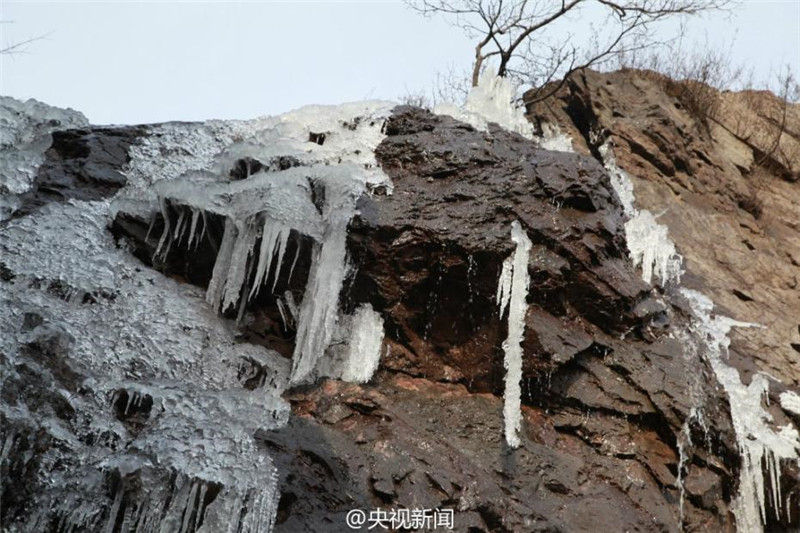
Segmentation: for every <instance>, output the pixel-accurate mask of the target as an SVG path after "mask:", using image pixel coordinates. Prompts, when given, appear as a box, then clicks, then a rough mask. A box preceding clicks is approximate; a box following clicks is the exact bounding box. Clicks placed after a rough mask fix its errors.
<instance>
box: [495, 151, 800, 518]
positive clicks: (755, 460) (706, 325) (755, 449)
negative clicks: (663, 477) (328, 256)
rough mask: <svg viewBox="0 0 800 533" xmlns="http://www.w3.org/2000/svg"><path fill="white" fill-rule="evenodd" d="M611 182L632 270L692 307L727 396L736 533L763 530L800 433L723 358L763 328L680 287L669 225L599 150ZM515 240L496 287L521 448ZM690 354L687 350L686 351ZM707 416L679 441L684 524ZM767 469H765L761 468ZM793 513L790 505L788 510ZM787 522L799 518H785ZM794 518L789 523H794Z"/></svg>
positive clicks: (785, 397) (696, 414) (509, 419)
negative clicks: (686, 479)
mask: <svg viewBox="0 0 800 533" xmlns="http://www.w3.org/2000/svg"><path fill="white" fill-rule="evenodd" d="M601 154H602V155H603V156H604V159H605V165H606V169H607V170H608V172H609V176H610V179H611V184H612V186H613V188H614V189H615V192H616V193H617V195H618V197H619V198H620V200H621V203H622V205H623V209H624V211H625V214H626V215H627V217H628V222H627V223H626V226H625V230H626V239H627V245H628V249H629V253H630V256H631V260H632V262H633V263H634V266H637V267H640V268H641V270H642V279H643V280H644V281H645V282H647V283H650V282H651V281H653V280H654V279H655V278H657V279H658V281H659V282H660V284H661V285H662V286H668V285H669V287H670V290H674V292H675V294H676V295H677V294H679V295H680V296H682V297H684V298H686V299H687V300H688V301H689V303H690V306H691V309H692V313H693V315H694V321H693V322H692V324H691V326H690V330H691V331H690V332H688V333H690V335H687V338H688V339H690V340H689V342H693V343H696V344H697V346H696V347H695V346H693V347H692V349H694V350H696V351H697V352H698V353H700V354H701V355H702V356H703V357H704V358H705V359H706V360H707V361H708V362H709V364H710V366H711V368H712V369H713V371H714V374H715V376H716V378H717V380H718V381H719V383H720V384H721V385H722V386H723V388H724V389H725V392H726V393H727V395H728V398H729V403H730V407H731V419H732V420H733V425H734V430H735V433H736V439H737V443H738V446H739V451H740V453H741V457H742V465H741V468H740V470H739V494H738V496H737V498H736V499H735V501H734V503H733V510H734V514H735V515H736V520H737V527H738V529H739V531H747V532H758V531H762V530H763V527H764V524H765V523H766V522H767V512H768V509H767V502H768V500H767V495H766V486H765V477H766V478H767V479H768V480H769V485H768V486H769V490H770V493H771V498H770V499H771V501H772V513H773V514H774V515H775V516H776V517H779V516H780V515H781V513H782V510H783V509H784V505H783V498H782V496H781V488H780V476H781V462H782V461H785V460H792V461H797V460H798V451H800V434H799V433H798V431H797V429H795V428H793V427H790V426H788V425H787V426H783V427H780V428H777V429H775V428H774V423H773V419H772V416H771V415H770V414H769V413H768V412H767V411H766V410H765V409H764V408H763V407H762V401H765V399H766V401H768V399H767V395H768V391H769V384H768V381H767V377H765V376H764V375H763V374H755V375H754V377H753V379H752V381H751V383H750V384H749V385H745V384H744V383H742V381H741V378H740V376H739V372H738V370H737V369H736V368H734V367H731V366H728V365H727V364H726V363H725V361H724V359H723V358H724V356H725V355H726V354H727V350H728V345H729V343H730V341H729V338H728V335H729V332H730V329H731V328H733V327H758V325H756V324H750V323H744V322H739V321H736V320H733V319H730V318H728V317H724V316H720V315H715V314H714V313H713V303H712V302H711V301H710V300H709V299H708V298H707V297H705V296H704V295H702V294H700V293H698V292H695V291H690V290H688V289H684V288H681V287H680V286H679V283H680V276H681V270H682V258H681V256H680V255H679V254H678V253H677V251H676V249H675V245H674V243H673V242H672V241H671V240H670V239H669V235H668V230H667V228H666V226H663V225H661V224H658V223H657V222H656V219H655V217H654V216H653V215H652V214H651V213H650V212H649V211H646V210H639V209H636V208H635V207H634V194H633V184H632V182H631V180H630V177H629V176H628V175H627V174H626V173H625V172H624V171H623V170H622V169H620V168H619V167H618V166H617V165H616V163H615V161H614V157H613V153H612V152H611V149H610V148H609V147H608V146H607V145H604V146H603V147H602V149H601ZM511 238H512V241H513V242H514V244H515V246H516V249H515V251H514V252H513V253H512V255H511V256H509V257H508V258H507V259H506V260H505V262H504V263H503V267H502V271H501V274H500V278H499V280H498V288H497V303H498V306H499V309H500V315H501V316H503V315H504V314H505V313H506V312H508V317H507V320H508V337H507V339H506V340H505V342H504V343H503V350H504V353H505V358H504V366H505V369H506V376H505V393H504V406H503V414H504V420H505V422H504V425H505V439H506V442H507V444H508V445H509V446H510V447H512V448H516V447H518V446H519V445H520V439H519V431H520V427H521V418H522V415H521V399H520V380H521V378H522V355H523V354H522V347H521V342H522V339H523V335H524V327H525V314H526V312H527V304H526V298H527V294H528V284H529V279H528V256H529V252H530V248H531V242H530V240H529V239H528V237H527V235H526V234H525V232H524V230H522V228H521V227H520V225H519V222H517V221H515V222H513V223H512V227H511ZM687 349H688V348H687ZM780 400H781V405H782V407H784V409H786V410H788V411H790V412H794V413H800V396H798V395H796V394H794V393H792V392H785V393H783V394H782V395H781V398H780ZM701 417H702V407H701V406H700V407H695V408H693V409H692V410H691V415H690V417H689V418H690V419H688V420H687V421H686V423H685V426H684V428H683V431H682V435H683V438H682V439H679V448H680V453H681V462H680V465H679V469H680V471H679V472H678V483H679V485H681V486H680V487H679V488H680V492H681V502H680V507H681V521H682V520H683V498H684V490H683V487H682V476H683V471H682V470H683V469H684V468H685V466H686V463H687V461H688V456H687V450H686V449H685V448H686V446H691V445H692V443H691V437H690V432H689V426H688V424H689V423H690V422H691V420H692V419H700V418H701ZM764 468H765V469H766V470H764ZM785 508H786V512H787V513H788V512H789V511H788V505H787V506H786V507H785ZM788 518H789V519H791V518H794V519H797V518H798V517H788ZM790 521H791V520H790Z"/></svg>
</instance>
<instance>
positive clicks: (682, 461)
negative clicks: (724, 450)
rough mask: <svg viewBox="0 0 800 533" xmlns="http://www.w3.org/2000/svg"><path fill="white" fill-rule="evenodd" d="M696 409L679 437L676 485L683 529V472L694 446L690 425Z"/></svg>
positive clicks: (691, 413)
mask: <svg viewBox="0 0 800 533" xmlns="http://www.w3.org/2000/svg"><path fill="white" fill-rule="evenodd" d="M694 412H695V410H694V408H692V410H691V411H690V413H689V416H688V417H686V420H684V422H683V427H681V433H680V435H678V439H677V442H678V475H677V477H676V483H677V485H678V491H679V493H680V503H679V504H678V511H679V516H680V525H681V527H683V520H684V506H685V503H686V487H685V486H684V480H683V471H684V469H686V468H687V466H686V465H687V462H688V460H689V455H688V453H687V448H690V447H691V446H692V433H691V428H690V423H691V420H692V418H693V417H694Z"/></svg>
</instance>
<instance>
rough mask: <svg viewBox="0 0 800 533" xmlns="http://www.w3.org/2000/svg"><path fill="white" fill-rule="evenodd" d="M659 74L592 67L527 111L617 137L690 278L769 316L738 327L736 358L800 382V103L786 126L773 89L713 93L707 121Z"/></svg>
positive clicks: (642, 197) (623, 162) (743, 313)
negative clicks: (754, 326) (755, 325)
mask: <svg viewBox="0 0 800 533" xmlns="http://www.w3.org/2000/svg"><path fill="white" fill-rule="evenodd" d="M659 80H660V78H659V77H658V76H655V77H654V76H653V75H651V74H650V73H646V72H645V73H642V72H635V71H627V72H617V73H611V74H599V73H595V72H586V73H584V74H582V75H580V76H576V77H575V78H574V79H573V80H571V82H570V83H569V84H568V86H567V87H565V88H564V89H563V90H562V91H561V92H560V93H558V94H557V95H556V96H555V97H554V98H553V99H552V100H551V101H546V102H544V103H542V104H539V105H538V106H537V107H536V108H535V109H530V110H529V112H530V113H531V115H532V118H533V120H550V121H555V122H557V123H558V124H559V126H560V127H561V129H562V130H563V131H565V132H567V133H569V134H570V135H571V136H572V138H573V142H574V145H575V148H576V149H577V150H578V151H581V152H584V153H589V152H592V151H596V149H597V147H598V146H599V145H600V144H602V143H603V142H606V141H610V143H611V145H612V146H613V149H614V153H615V155H616V159H617V163H618V165H619V166H620V167H621V168H623V169H625V170H626V171H627V172H628V173H629V174H630V175H631V177H632V180H633V183H634V190H635V195H636V200H637V203H638V205H639V206H640V207H642V208H645V209H649V210H650V211H652V212H653V213H657V214H660V222H661V223H662V224H665V225H667V226H668V227H669V232H670V237H671V238H672V240H673V241H674V242H675V244H676V245H677V247H678V249H679V251H680V252H681V254H682V255H683V256H684V257H685V259H686V260H685V265H684V266H685V269H686V272H687V275H686V277H685V280H686V284H687V285H690V286H692V287H693V288H697V289H699V290H702V291H703V292H704V293H706V294H707V295H708V296H710V297H711V298H712V300H713V301H714V302H715V304H716V305H717V306H719V307H720V308H721V309H723V310H724V311H725V312H726V313H727V314H728V315H729V316H731V317H734V318H736V319H737V320H742V321H745V322H754V323H758V324H762V325H764V326H766V327H765V328H763V329H743V330H739V331H738V332H735V333H734V335H733V342H732V345H731V357H732V359H734V360H736V359H742V360H741V361H737V366H740V367H741V368H742V370H745V371H747V370H748V369H752V368H753V367H755V368H757V369H759V370H762V371H764V372H766V373H769V374H772V375H774V376H775V377H777V378H778V379H779V380H780V381H782V382H783V383H785V384H787V385H794V386H797V385H798V384H800V319H798V317H800V297H799V296H798V295H800V293H799V292H798V290H799V286H798V282H799V280H800V238H798V231H800V224H799V223H798V221H800V195H799V194H798V184H797V181H796V180H797V172H798V166H797V165H798V161H800V159H798V157H797V154H798V153H799V152H798V146H800V140H799V139H800V135H798V129H800V105H798V104H794V105H791V104H790V105H789V107H788V108H787V110H786V121H785V128H784V132H783V134H782V135H780V136H779V135H778V133H779V131H780V130H779V128H778V127H777V124H778V123H780V121H781V117H782V115H783V108H782V107H781V106H780V105H779V104H778V103H777V101H776V100H777V99H776V98H775V97H774V96H773V95H772V94H770V93H754V92H745V93H716V94H715V96H716V105H714V106H712V107H713V113H712V114H711V115H710V117H707V118H706V119H705V124H704V123H703V121H702V120H699V119H698V117H696V116H692V115H691V114H689V113H688V112H687V111H686V108H685V106H683V105H682V104H681V102H680V99H679V98H677V97H676V96H673V95H672V93H670V91H668V90H667V89H668V87H665V86H664V84H663V83H661V82H660V81H659ZM699 118H700V119H702V118H703V117H699ZM776 141H779V146H777V147H776V149H775V151H774V152H773V155H772V156H771V157H767V158H765V157H764V155H765V154H766V153H769V152H770V148H771V147H773V146H774V145H775V142H776ZM792 154H795V155H792ZM708 228H713V231H708ZM775 392H779V391H775Z"/></svg>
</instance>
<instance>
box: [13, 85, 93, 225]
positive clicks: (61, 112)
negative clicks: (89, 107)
mask: <svg viewBox="0 0 800 533" xmlns="http://www.w3.org/2000/svg"><path fill="white" fill-rule="evenodd" d="M88 125H89V121H88V120H86V117H85V116H83V114H81V113H78V112H77V111H73V110H72V109H60V108H57V107H52V106H49V105H47V104H43V103H42V102H38V101H36V100H33V99H30V100H27V101H25V102H21V101H19V100H16V99H14V98H9V97H7V96H0V221H2V220H5V219H7V218H9V217H10V216H11V214H12V213H13V212H14V211H16V209H17V208H18V200H17V196H18V195H20V194H22V193H24V192H26V191H28V189H30V187H31V185H32V184H33V181H34V178H35V176H36V169H37V168H38V167H39V165H40V164H41V163H42V161H43V160H44V152H45V150H47V148H48V147H49V146H50V142H51V136H50V133H51V132H52V131H54V130H58V129H67V128H80V127H85V126H88Z"/></svg>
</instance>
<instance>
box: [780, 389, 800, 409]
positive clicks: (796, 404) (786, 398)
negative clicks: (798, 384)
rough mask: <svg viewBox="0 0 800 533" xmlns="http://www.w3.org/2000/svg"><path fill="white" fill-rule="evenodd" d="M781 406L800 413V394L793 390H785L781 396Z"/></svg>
mask: <svg viewBox="0 0 800 533" xmlns="http://www.w3.org/2000/svg"><path fill="white" fill-rule="evenodd" d="M779 399H780V402H781V407H782V408H783V410H784V411H788V412H790V413H792V414H795V415H800V396H798V395H797V394H795V393H794V392H792V391H784V392H782V393H781V395H780V396H779Z"/></svg>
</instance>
